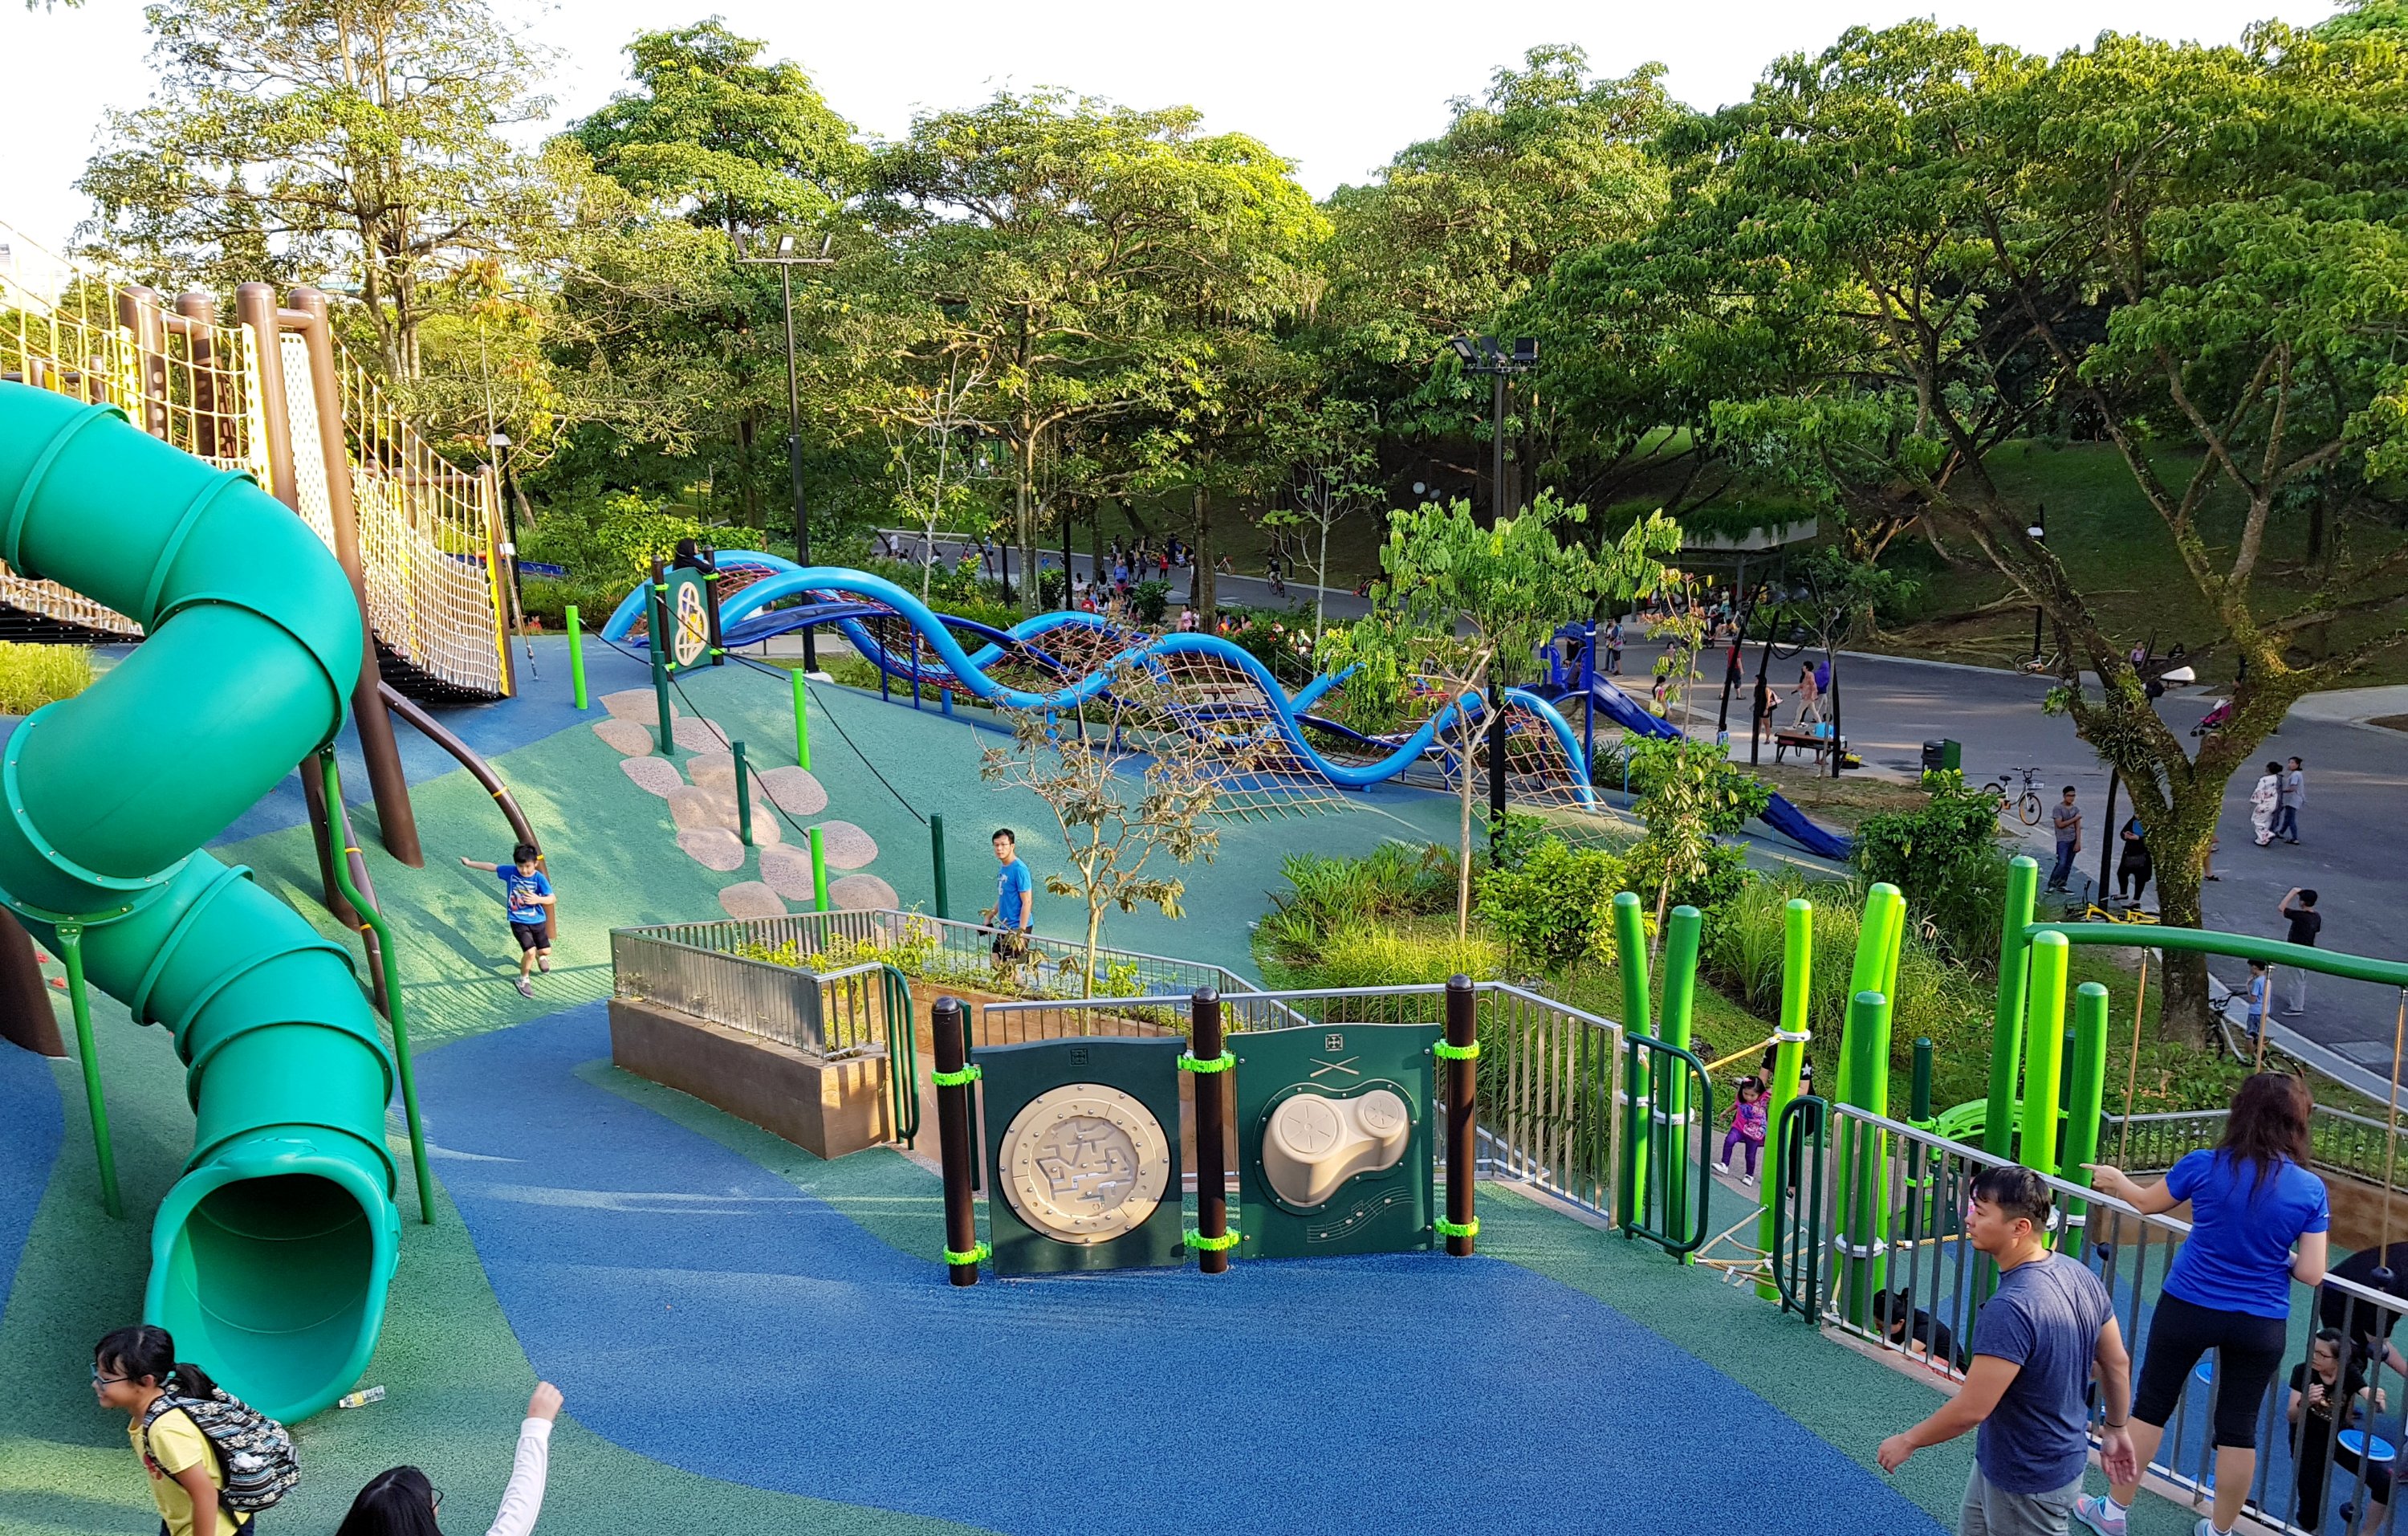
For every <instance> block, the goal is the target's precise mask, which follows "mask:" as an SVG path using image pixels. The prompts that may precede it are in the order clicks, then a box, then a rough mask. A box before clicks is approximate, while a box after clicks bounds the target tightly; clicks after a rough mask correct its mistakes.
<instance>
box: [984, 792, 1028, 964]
mask: <svg viewBox="0 0 2408 1536" xmlns="http://www.w3.org/2000/svg"><path fill="white" fill-rule="evenodd" d="M994 843H995V857H996V863H997V864H1000V865H1001V866H1002V867H1003V868H1002V869H1001V870H1000V871H998V872H997V874H996V881H995V906H994V907H993V908H992V909H991V910H990V911H989V912H988V913H987V915H988V916H989V917H990V918H991V919H993V921H994V923H995V926H996V935H995V942H994V943H993V944H992V945H990V946H989V948H990V949H991V951H992V952H993V954H994V955H995V963H996V969H1003V970H1015V969H1018V968H1019V965H1020V963H1021V961H1023V960H1024V959H1026V958H1027V956H1028V930H1029V929H1030V928H1031V927H1032V926H1034V925H1035V924H1036V922H1037V879H1036V877H1035V876H1033V875H1031V874H1030V873H1029V872H1028V866H1027V865H1026V864H1025V863H1023V862H1022V860H1021V857H1020V839H1019V836H1018V834H1016V833H1014V832H1013V831H1012V830H1011V827H1009V826H998V827H996V829H995V838H994Z"/></svg>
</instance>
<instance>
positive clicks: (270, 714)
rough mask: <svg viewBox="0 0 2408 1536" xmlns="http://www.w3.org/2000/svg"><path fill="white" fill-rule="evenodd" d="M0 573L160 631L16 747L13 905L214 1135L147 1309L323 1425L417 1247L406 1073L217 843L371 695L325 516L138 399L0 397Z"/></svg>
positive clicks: (298, 923) (178, 1206)
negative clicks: (410, 1199)
mask: <svg viewBox="0 0 2408 1536" xmlns="http://www.w3.org/2000/svg"><path fill="white" fill-rule="evenodd" d="M0 561H5V562H6V563H7V566H8V567H9V568H10V569H12V570H15V571H18V572H20V573H22V574H25V575H28V576H39V577H43V578H48V579H50V580H51V581H58V582H60V583H62V584H64V585H65V586H67V587H70V588H72V589H74V590H75V591H77V592H79V593H81V594H83V595H84V596H88V597H90V598H92V599H93V600H94V601H95V602H99V603H103V604H105V605H107V606H108V607H110V608H113V609H115V610H118V611H119V612H121V613H123V614H125V615H126V616H127V617H128V618H131V619H133V620H135V621H136V623H138V624H141V625H142V626H143V628H144V630H145V632H146V634H147V635H148V639H145V640H144V641H143V643H142V644H141V645H140V646H138V647H136V649H135V650H134V651H133V652H132V653H129V654H128V655H127V656H126V658H125V659H124V660H123V661H122V662H120V663H119V664H118V665H117V666H116V667H114V668H110V669H109V670H108V671H107V672H105V673H103V674H102V675H101V677H100V680H99V681H98V682H95V683H94V684H93V686H92V687H91V688H89V689H87V690H85V691H84V692H83V693H81V694H79V695H78V696H75V697H73V698H69V699H63V700H61V701H59V702H58V703H55V704H51V705H48V706H46V707H44V708H43V709H41V710H38V711H35V712H34V713H33V714H32V715H30V716H28V717H27V718H26V720H25V721H24V722H23V724H22V725H19V726H18V728H17V729H16V731H15V732H13V733H12V734H11V735H10V736H9V738H8V740H7V743H6V745H5V747H0V798H5V800H6V813H0V891H5V892H6V893H7V894H6V897H5V900H6V901H7V905H8V906H9V907H10V908H11V909H13V910H14V911H15V912H17V913H18V914H19V915H20V916H21V917H22V919H23V920H24V922H25V926H26V927H27V928H28V929H29V930H30V931H32V932H33V933H34V935H35V936H36V939H37V940H46V941H48V942H49V943H50V944H51V945H53V946H54V947H56V948H58V949H60V950H61V951H62V952H64V950H65V945H64V944H63V943H61V941H60V940H59V939H58V930H59V927H60V926H61V925H62V924H68V925H80V926H81V928H82V934H81V952H82V960H83V964H84V969H85V973H86V975H87V976H88V978H89V979H90V982H91V984H92V985H93V986H96V987H98V988H99V989H100V990H102V991H103V992H106V993H108V995H109V996H111V997H112V998H117V999H119V1000H120V1001H121V1002H122V1003H123V1004H124V1005H125V1006H126V1008H127V1009H128V1010H129V1011H130V1012H132V1013H133V1015H134V1017H135V1018H136V1019H137V1020H140V1021H142V1022H144V1023H149V1024H158V1025H160V1026H163V1027H164V1030H165V1033H166V1035H167V1036H168V1038H169V1039H170V1040H171V1041H173V1043H174V1046H175V1050H176V1053H177V1055H179V1057H180V1058H181V1059H182V1061H183V1062H184V1064H185V1068H186V1089H187V1095H188V1098H189V1099H190V1101H191V1103H192V1105H193V1117H194V1138H193V1154H192V1156H191V1157H190V1158H189V1159H188V1160H187V1161H186V1163H185V1165H184V1172H183V1175H182V1177H181V1178H179V1180H178V1181H177V1182H176V1184H174V1185H173V1186H172V1187H171V1188H169V1190H168V1191H167V1193H166V1196H165V1199H162V1200H161V1202H160V1205H159V1209H158V1213H157V1214H156V1216H155V1217H154V1219H153V1222H152V1227H151V1238H150V1259H151V1263H150V1278H149V1281H148V1283H147V1285H146V1287H145V1291H144V1298H143V1316H144V1318H145V1319H146V1320H148V1321H150V1322H151V1323H155V1324H157V1325H159V1326H160V1327H162V1328H167V1329H169V1330H170V1331H171V1332H173V1333H174V1334H175V1336H176V1343H177V1347H178V1349H179V1352H181V1353H182V1354H183V1355H184V1356H185V1357H187V1358H193V1359H201V1360H206V1361H208V1364H209V1368H210V1371H211V1372H212V1373H213V1374H214V1375H216V1376H217V1377H218V1379H219V1380H220V1381H222V1382H223V1383H224V1384H225V1385H226V1387H227V1388H228V1390H230V1391H233V1392H235V1393H236V1394H238V1395H239V1396H241V1397H242V1398H243V1399H245V1400H248V1401H249V1402H251V1404H253V1405H254V1406H256V1407H258V1408H259V1409H261V1410H262V1411H263V1412H265V1413H267V1414H273V1415H275V1416H276V1417H278V1418H279V1419H283V1420H285V1421H287V1422H292V1421H294V1420H298V1419H303V1418H307V1417H308V1416H309V1415H310V1414H314V1413H316V1412H318V1411H319V1410H320V1409H322V1408H323V1407H325V1406H326V1405H327V1404H329V1403H331V1402H332V1401H333V1400H335V1399H336V1398H337V1396H339V1395H340V1394H341V1393H342V1392H344V1391H345V1390H346V1389H348V1388H349V1387H350V1386H351V1384H352V1383H353V1382H354V1381H356V1380H357V1379H358V1376H359V1373H360V1371H362V1370H363V1369H365V1368H366V1364H367V1361H368V1359H369V1357H370V1356H371V1355H372V1353H373V1352H374V1350H375V1348H376V1342H377V1335H378V1332H379V1330H380V1327H381V1325H382V1321H383V1316H384V1305H385V1298H386V1290H387V1286H388V1285H389V1283H390V1281H391V1278H392V1275H393V1269H394V1258H395V1256H396V1255H397V1253H398V1251H399V1237H400V1222H399V1216H398V1213H396V1211H395V1210H394V1203H393V1192H394V1185H395V1183H396V1179H397V1174H398V1170H397V1168H396V1167H395V1164H394V1155H393V1153H392V1151H391V1149H390V1148H389V1147H388V1146H387V1144H386V1141H385V1106H386V1104H387V1103H389V1102H390V1101H391V1098H392V1095H393V1091H394V1080H395V1072H394V1063H393V1060H392V1057H391V1056H390V1055H388V1054H387V1052H386V1050H385V1047H384V1043H383V1041H382V1038H381V1035H380V1031H379V1028H378V1026H377V1021H376V1018H375V1016H374V1014H372V1013H371V1012H369V1009H368V1005H367V1001H366V998H364V997H363V996H362V995H361V990H360V986H359V983H358V982H357V980H356V979H355V978H354V976H353V974H352V969H351V960H350V957H349V955H347V953H346V952H345V950H344V947H343V946H342V945H341V944H339V943H337V942H335V941H334V940H329V939H325V938H322V937H321V936H320V935H319V934H318V933H317V931H316V930H314V929H313V928H311V927H310V926H309V925H308V923H306V922H304V921H303V920H302V919H301V917H300V915H299V914H298V913H296V912H294V911H293V910H292V909H291V908H290V907H287V906H286V905H285V904H284V903H283V902H281V901H279V900H278V899H277V898H276V897H273V896H270V895H268V894H267V893H266V892H265V891H263V890H261V889H260V888H259V887H258V886H256V885H254V884H252V883H251V881H250V880H249V879H247V878H246V876H245V872H244V871H242V870H239V869H233V868H227V867H226V866H224V865H222V864H220V863H219V862H218V861H217V860H216V859H214V858H212V857H210V856H209V855H208V854H207V853H204V852H195V850H198V849H201V848H203V847H204V845H206V844H207V843H208V841H209V840H210V839H212V838H214V837H216V836H217V835H218V834H219V833H221V832H222V831H223V830H225V828H226V827H227V826H228V825H231V824H232V823H233V821H234V820H235V818H236V817H237V816H238V815H240V814H241V813H242V812H243V811H246V810H248V809H249V808H250V807H251V806H252V805H253V804H255V803H256V802H257V801H258V800H259V798H260V797H261V796H263V795H265V794H266V793H267V792H268V791H269V790H271V789H273V788H274V787H275V785H276V783H277V782H279V780H281V779H282V778H283V777H284V775H285V774H287V773H289V772H291V771H292V769H293V766H294V764H296V763H301V762H305V761H307V760H308V757H309V756H310V755H311V754H313V753H315V752H316V751H317V750H318V749H319V748H320V747H321V746H322V745H324V744H325V743H326V742H328V741H330V740H332V739H334V737H335V734H336V733H337V731H338V730H339V729H340V728H341V726H342V724H343V718H344V706H345V700H346V698H347V697H348V696H349V695H350V692H351V685H352V684H353V683H354V682H357V681H358V678H359V668H360V651H361V646H362V636H361V632H360V610H359V603H358V599H357V598H356V597H355V596H353V593H352V589H351V582H350V581H349V580H348V579H347V578H346V577H345V576H344V574H343V571H342V568H341V567H339V566H337V564H336V562H335V558H334V556H333V555H332V554H331V553H329V552H328V551H327V549H326V547H325V545H324V543H323V542H322V541H321V540H320V539H319V538H318V536H317V535H316V534H314V533H312V532H311V531H310V529H309V526H308V524H306V523H304V522H303V521H302V520H301V519H299V518H297V517H295V516H294V515H293V513H292V511H291V510H289V509H287V508H286V507H284V506H283V505H281V504H280V503H279V502H277V501H276V500H274V499H273V498H272V497H270V496H269V495H266V494H265V492H263V491H261V490H260V489H259V488H258V487H257V486H256V485H254V484H253V483H252V482H251V481H250V480H249V479H248V478H247V477H245V476H241V475H236V474H230V473H227V472H225V471H222V470H219V469H216V468H213V467H210V466H209V465H208V464H207V463H205V462H203V461H202V460H199V459H196V458H193V457H192V456H191V455H189V454H186V453H183V452H179V451H178V450H176V449H174V448H171V447H169V446H168V445H166V444H165V443H164V442H161V441H159V440H158V439H156V438H151V437H149V436H147V435H146V434H144V433H141V432H139V431H136V429H135V428H133V427H131V426H129V425H127V424H126V423H125V421H124V418H123V416H122V414H121V413H120V412H118V411H117V410H115V409H111V408H108V407H102V406H88V405H83V404H80V403H79V402H77V401H75V400H72V399H69V398H67V397H65V396H64V395H53V394H50V393H49V392H48V391H44V390H38V389H32V388H28V387H26V386H24V385H21V384H13V383H7V382H0Z"/></svg>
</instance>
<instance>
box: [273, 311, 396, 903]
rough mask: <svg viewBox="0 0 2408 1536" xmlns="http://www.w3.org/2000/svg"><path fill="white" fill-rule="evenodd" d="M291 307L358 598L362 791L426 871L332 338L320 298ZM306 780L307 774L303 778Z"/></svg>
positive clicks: (334, 513) (338, 534)
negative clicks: (378, 624) (354, 500)
mask: <svg viewBox="0 0 2408 1536" xmlns="http://www.w3.org/2000/svg"><path fill="white" fill-rule="evenodd" d="M290 303H291V304H292V306H293V308H294V309H298V310H300V311H301V312H302V313H303V314H306V315H308V317H309V320H308V324H306V325H305V326H303V327H302V330H301V335H302V337H303V339H304V340H306V341H307V342H308V347H309V383H310V387H311V390H312V392H313V393H314V394H315V395H317V398H318V448H319V452H320V453H321V454H322V456H323V457H324V459H325V463H326V517H327V522H328V523H329V524H331V525H332V526H333V528H334V531H335V558H336V559H337V560H339V561H341V562H342V566H343V570H344V572H345V574H347V575H349V576H350V577H351V591H352V593H353V595H354V596H357V597H358V599H359V604H360V629H361V632H362V636H363V638H364V639H366V642H367V643H366V644H365V645H363V646H361V647H360V680H359V682H358V683H357V684H356V685H355V686H354V687H353V688H352V689H351V720H352V723H353V724H354V725H357V726H358V727H359V732H360V752H361V754H362V755H363V756H365V757H366V759H367V765H368V789H369V791H370V792H371V793H372V794H373V795H374V796H375V797H376V809H377V826H378V828H379V829H380V831H381V832H382V833H383V836H384V848H385V852H386V853H388V854H392V855H393V856H394V858H397V859H399V860H400V861H401V862H402V863H404V864H407V865H409V867H410V868H413V869H421V868H425V867H426V854H424V853H423V851H422V850H421V849H420V847H419V844H418V817H417V814H416V813H415V812H414V811H411V809H410V805H409V780H408V779H407V778H406V777H405V776H404V775H403V773H402V771H401V745H400V743H399V742H397V741H395V740H394V735H393V716H392V714H391V713H390V712H389V711H387V710H386V709H385V707H384V693H383V682H384V679H383V676H382V675H381V674H380V672H379V671H378V670H377V654H376V628H375V625H374V624H373V622H372V621H371V620H370V619H369V617H368V585H367V574H366V567H365V566H364V565H363V564H362V563H361V559H360V520H359V510H358V509H357V508H356V507H354V506H352V504H351V450H350V448H349V447H348V446H347V445H346V444H345V443H344V441H343V386H342V380H341V379H340V378H339V377H337V374H336V372H335V333H334V329H333V327H331V326H330V325H329V324H328V323H327V321H326V295H325V294H322V293H320V292H318V290H316V289H315V288H295V289H294V290H293V293H292V294H291V297H290ZM304 777H307V775H304Z"/></svg>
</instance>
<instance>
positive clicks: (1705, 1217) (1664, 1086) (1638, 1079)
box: [1620, 1035, 1714, 1258]
mask: <svg viewBox="0 0 2408 1536" xmlns="http://www.w3.org/2000/svg"><path fill="white" fill-rule="evenodd" d="M1622 1050H1623V1062H1624V1074H1623V1081H1624V1094H1625V1097H1626V1098H1627V1100H1628V1102H1629V1104H1630V1107H1631V1109H1632V1111H1633V1112H1634V1113H1633V1114H1632V1115H1631V1116H1630V1117H1629V1118H1627V1120H1625V1122H1624V1132H1623V1134H1624V1138H1625V1140H1626V1141H1627V1143H1628V1144H1627V1146H1625V1147H1624V1148H1623V1155H1622V1182H1621V1201H1620V1203H1621V1205H1622V1235H1623V1236H1624V1237H1643V1238H1646V1239H1647V1240H1648V1241H1650V1242H1654V1243H1656V1245H1657V1246H1658V1247H1660V1248H1662V1249H1663V1250H1664V1251H1665V1252H1666V1253H1668V1254H1670V1255H1671V1256H1673V1257H1675V1258H1680V1257H1684V1256H1687V1255H1689V1254H1693V1253H1696V1252H1697V1251H1698V1250H1699V1248H1701V1247H1703V1246H1705V1242H1706V1236H1707V1233H1706V1227H1707V1226H1708V1224H1709V1223H1710V1221H1711V1220H1712V1215H1711V1213H1710V1202H1711V1201H1712V1199H1713V1173H1712V1172H1711V1171H1709V1163H1708V1158H1707V1154H1708V1151H1709V1147H1708V1139H1709V1138H1710V1137H1711V1136H1712V1135H1713V1119H1714V1080H1713V1076H1712V1075H1711V1074H1709V1073H1708V1072H1707V1070H1706V1064H1705V1063H1704V1062H1703V1061H1701V1060H1699V1058H1698V1057H1697V1056H1696V1055H1692V1054H1691V1053H1690V1052H1688V1051H1686V1050H1684V1049H1683V1048H1682V1047H1680V1046H1678V1045H1674V1044H1672V1043H1671V1042H1670V1041H1661V1040H1657V1039H1656V1038H1655V1037H1653V1036H1651V1035H1628V1036H1626V1037H1624V1040H1623V1042H1622ZM1682 1068H1685V1069H1687V1077H1688V1078H1690V1079H1694V1080H1695V1092H1696V1094H1697V1097H1696V1098H1695V1099H1690V1098H1688V1097H1687V1092H1686V1091H1685V1090H1688V1089H1689V1088H1690V1087H1691V1084H1690V1083H1689V1082H1686V1081H1684V1080H1683V1079H1682V1078H1680V1077H1679V1076H1678V1075H1676V1074H1677V1073H1678V1071H1679V1069H1682ZM1642 1075H1643V1080H1644V1086H1645V1088H1646V1090H1647V1091H1646V1092H1645V1094H1643V1095H1642V1094H1641V1091H1640V1090H1641V1085H1642ZM1676 1101H1677V1102H1679V1106H1680V1107H1679V1108H1678V1109H1673V1108H1671V1107H1670V1105H1671V1104H1672V1103H1674V1102H1676ZM1641 1105H1644V1106H1645V1109H1644V1110H1643V1111H1641ZM1690 1127H1696V1129H1697V1136H1696V1141H1697V1167H1696V1179H1695V1182H1696V1186H1697V1192H1698V1199H1697V1219H1696V1220H1695V1221H1694V1222H1693V1223H1691V1224H1689V1225H1688V1226H1687V1227H1684V1228H1681V1229H1679V1230H1672V1229H1670V1228H1669V1227H1668V1228H1662V1229H1659V1228H1658V1227H1656V1226H1654V1225H1653V1224H1652V1217H1653V1216H1654V1214H1655V1212H1656V1184H1657V1181H1658V1179H1659V1177H1660V1179H1661V1182H1662V1186H1663V1195H1664V1210H1665V1212H1666V1213H1667V1214H1668V1215H1669V1216H1670V1217H1671V1218H1672V1219H1673V1220H1674V1221H1677V1220H1679V1219H1680V1217H1682V1216H1683V1215H1684V1214H1685V1212H1684V1206H1685V1205H1686V1203H1687V1201H1686V1200H1685V1199H1684V1194H1685V1191H1684V1189H1683V1187H1682V1186H1683V1185H1684V1184H1687V1183H1689V1182H1690V1180H1689V1166H1688V1156H1687V1153H1688V1148H1687V1147H1686V1146H1685V1145H1684V1144H1683V1143H1684V1141H1685V1140H1686V1137H1685V1135H1684V1133H1686V1132H1687V1131H1688V1130H1689V1129H1690ZM1642 1138H1643V1140H1644V1145H1643V1146H1642V1145H1641V1140H1642Z"/></svg>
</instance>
